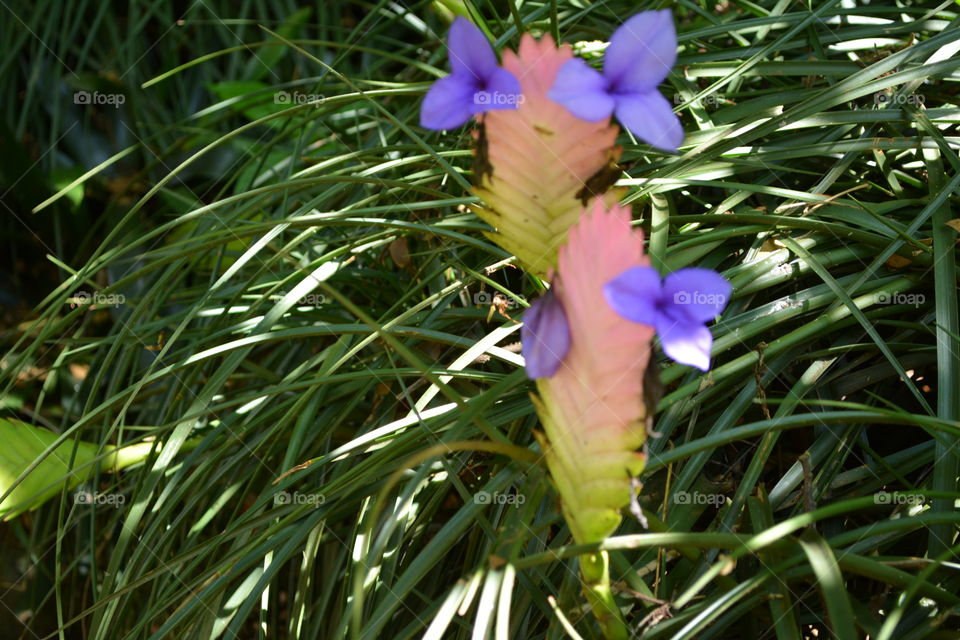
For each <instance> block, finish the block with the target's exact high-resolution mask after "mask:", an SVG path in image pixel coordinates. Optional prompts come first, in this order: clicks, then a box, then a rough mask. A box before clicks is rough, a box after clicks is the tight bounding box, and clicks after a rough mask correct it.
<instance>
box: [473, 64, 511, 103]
mask: <svg viewBox="0 0 960 640" xmlns="http://www.w3.org/2000/svg"><path fill="white" fill-rule="evenodd" d="M521 102H523V94H521V93H520V82H519V81H518V80H517V77H516V76H515V75H513V74H512V73H510V72H509V71H507V70H506V69H497V70H495V71H494V72H493V74H492V75H491V76H490V77H489V78H488V79H487V82H486V86H485V87H483V89H481V90H480V91H477V92H476V93H475V94H474V95H473V104H472V106H471V108H472V109H473V112H474V113H483V112H484V111H489V110H491V109H516V108H517V107H518V106H520V103H521Z"/></svg>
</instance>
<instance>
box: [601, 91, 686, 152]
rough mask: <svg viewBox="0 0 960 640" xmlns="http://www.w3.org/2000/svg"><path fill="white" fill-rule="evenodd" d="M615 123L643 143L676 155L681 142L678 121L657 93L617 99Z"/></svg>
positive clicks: (633, 94) (668, 105) (621, 95)
mask: <svg viewBox="0 0 960 640" xmlns="http://www.w3.org/2000/svg"><path fill="white" fill-rule="evenodd" d="M617 119H618V120H619V121H620V124H622V125H623V126H625V127H626V128H627V129H629V130H630V131H632V132H633V134H634V135H635V136H637V137H638V138H640V139H641V140H643V141H644V142H646V143H648V144H650V145H653V146H654V147H657V148H659V149H665V150H667V151H676V150H677V147H679V146H680V143H681V142H683V127H682V126H681V125H680V118H678V117H677V115H676V114H675V113H674V112H673V109H672V108H671V107H670V103H669V102H667V99H666V98H664V97H663V96H662V95H660V93H659V92H657V91H649V92H647V93H622V94H618V95H617Z"/></svg>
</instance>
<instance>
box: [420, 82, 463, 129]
mask: <svg viewBox="0 0 960 640" xmlns="http://www.w3.org/2000/svg"><path fill="white" fill-rule="evenodd" d="M476 90H477V87H476V84H475V83H474V82H473V78H472V77H464V76H458V75H456V74H454V75H450V76H447V77H446V78H440V79H439V80H437V81H436V82H434V83H433V86H432V87H430V90H429V91H427V95H426V96H425V97H424V98H423V104H422V105H421V106H420V126H422V127H424V128H427V129H436V130H440V129H455V128H456V127H459V126H460V125H462V124H463V123H464V122H466V121H467V120H469V119H470V118H471V117H472V116H473V94H474V92H475V91H476Z"/></svg>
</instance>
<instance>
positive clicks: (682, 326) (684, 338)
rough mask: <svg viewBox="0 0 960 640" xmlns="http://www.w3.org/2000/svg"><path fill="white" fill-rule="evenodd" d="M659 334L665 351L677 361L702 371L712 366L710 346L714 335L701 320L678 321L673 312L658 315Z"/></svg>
mask: <svg viewBox="0 0 960 640" xmlns="http://www.w3.org/2000/svg"><path fill="white" fill-rule="evenodd" d="M657 335H658V336H660V346H661V347H663V352H664V353H665V354H667V355H668V356H669V357H670V358H671V359H672V360H674V361H675V362H679V363H680V364H686V365H690V366H691V367H696V368H697V369H700V370H701V371H706V370H707V369H709V368H710V347H711V346H713V336H712V335H710V330H709V329H707V328H706V327H705V326H703V325H702V324H700V323H699V322H692V323H684V322H677V320H676V319H675V318H674V317H673V316H672V314H667V313H664V314H660V315H659V316H657Z"/></svg>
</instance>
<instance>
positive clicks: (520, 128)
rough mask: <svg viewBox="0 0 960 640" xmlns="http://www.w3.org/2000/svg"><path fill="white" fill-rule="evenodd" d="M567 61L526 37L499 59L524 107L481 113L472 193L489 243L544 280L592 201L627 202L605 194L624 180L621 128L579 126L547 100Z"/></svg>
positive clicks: (554, 48)
mask: <svg viewBox="0 0 960 640" xmlns="http://www.w3.org/2000/svg"><path fill="white" fill-rule="evenodd" d="M572 58H573V49H572V48H571V47H570V45H569V44H561V45H559V46H558V45H557V44H556V43H554V41H553V39H552V38H551V37H550V36H549V35H545V36H544V37H543V38H541V39H540V40H537V39H535V38H534V37H533V36H532V35H530V34H529V33H525V34H523V37H522V38H521V39H520V46H519V48H518V49H517V51H516V52H513V51H510V50H509V49H507V50H505V51H504V52H503V68H504V69H506V70H508V71H509V72H511V73H513V75H514V76H515V77H517V78H518V79H519V80H520V90H521V93H522V95H523V100H522V102H521V104H520V106H519V108H518V109H517V110H515V111H490V112H488V113H485V114H484V115H483V128H482V130H479V131H477V136H478V144H477V147H476V153H477V158H476V160H477V161H476V164H475V166H477V167H478V168H480V170H479V171H475V172H474V175H473V179H474V183H475V186H474V189H473V193H474V195H476V196H479V197H480V199H481V200H482V204H477V205H474V206H473V210H474V211H475V212H476V213H477V215H478V216H480V217H481V218H483V220H484V221H485V222H487V223H488V224H489V225H490V226H492V227H493V228H494V229H495V231H492V232H488V234H487V235H488V237H489V238H490V239H491V240H493V241H494V242H496V243H497V244H498V245H500V246H501V247H503V248H504V249H505V250H506V251H507V252H509V253H511V254H513V255H515V256H516V257H517V261H518V263H519V264H520V265H522V266H523V267H524V268H525V269H526V270H527V271H529V272H532V273H534V274H536V275H538V276H540V277H542V278H546V277H547V276H548V274H550V273H551V272H555V271H556V268H557V252H558V249H559V248H560V247H561V246H562V245H563V244H564V243H565V242H566V241H567V232H568V230H569V229H570V227H571V226H573V225H574V224H576V222H577V220H579V219H580V214H581V212H582V211H583V209H584V207H585V206H588V205H589V203H590V200H592V199H594V198H598V197H599V198H602V199H603V200H604V202H605V203H606V204H607V205H608V206H609V205H613V204H614V203H616V202H619V201H620V199H621V198H622V197H623V195H624V194H623V189H622V188H614V189H609V190H608V188H609V186H610V185H611V184H612V183H613V182H614V181H616V179H617V178H619V177H620V176H621V175H622V172H621V171H620V170H619V169H618V168H617V164H616V163H617V160H618V159H619V157H620V151H621V150H620V148H619V147H617V146H616V141H617V135H618V134H619V132H620V130H619V127H617V126H616V125H615V124H611V123H610V122H609V120H608V121H606V122H587V121H586V120H582V119H581V118H578V117H576V116H575V115H573V114H572V113H570V112H569V111H568V110H567V109H566V108H565V107H564V106H563V105H561V104H558V103H556V102H554V101H553V100H551V99H550V98H549V97H547V92H548V91H549V90H550V87H552V86H553V83H554V80H556V77H557V72H558V71H559V70H560V67H562V66H563V65H564V64H565V63H566V62H567V61H568V60H570V59H572ZM483 168H486V170H484V169H483ZM598 295H599V290H598Z"/></svg>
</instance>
